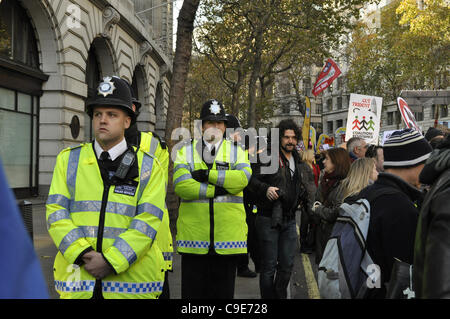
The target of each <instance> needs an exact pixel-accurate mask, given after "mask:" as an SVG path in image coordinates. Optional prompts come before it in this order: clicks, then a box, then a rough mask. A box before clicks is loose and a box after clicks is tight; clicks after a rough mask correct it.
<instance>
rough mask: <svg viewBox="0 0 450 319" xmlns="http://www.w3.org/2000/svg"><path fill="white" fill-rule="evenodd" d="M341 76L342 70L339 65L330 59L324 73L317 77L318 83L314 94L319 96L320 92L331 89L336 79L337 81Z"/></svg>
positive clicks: (314, 88) (323, 70)
mask: <svg viewBox="0 0 450 319" xmlns="http://www.w3.org/2000/svg"><path fill="white" fill-rule="evenodd" d="M340 74H341V70H339V67H338V66H337V64H336V63H335V62H334V61H333V60H332V59H328V60H327V63H325V66H324V67H323V69H322V72H320V74H319V76H318V77H317V80H316V83H314V87H313V89H312V94H314V96H317V95H318V94H319V93H320V92H322V91H323V90H325V89H326V88H327V87H329V86H330V84H331V83H332V82H333V81H334V79H336V78H337V77H338V76H339V75H340Z"/></svg>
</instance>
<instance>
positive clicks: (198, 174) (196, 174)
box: [191, 169, 228, 197]
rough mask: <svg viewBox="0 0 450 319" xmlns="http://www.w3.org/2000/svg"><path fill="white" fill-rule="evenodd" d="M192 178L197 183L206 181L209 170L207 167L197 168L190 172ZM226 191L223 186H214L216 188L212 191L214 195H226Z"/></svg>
mask: <svg viewBox="0 0 450 319" xmlns="http://www.w3.org/2000/svg"><path fill="white" fill-rule="evenodd" d="M191 175H192V178H193V179H195V180H196V181H197V182H199V183H208V178H209V170H208V169H198V170H195V171H193V172H192V173H191ZM227 194H228V192H227V190H226V189H225V188H223V187H220V186H216V190H215V191H214V197H216V196H223V195H227Z"/></svg>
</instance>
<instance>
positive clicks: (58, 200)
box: [45, 194, 70, 209]
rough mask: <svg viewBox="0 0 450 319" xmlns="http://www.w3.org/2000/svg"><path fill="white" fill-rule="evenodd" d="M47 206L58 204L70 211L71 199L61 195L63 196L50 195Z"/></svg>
mask: <svg viewBox="0 0 450 319" xmlns="http://www.w3.org/2000/svg"><path fill="white" fill-rule="evenodd" d="M45 204H46V205H52V204H56V205H59V206H61V207H63V208H65V209H69V208H70V199H68V198H67V197H66V196H64V195H61V194H53V195H48V198H47V202H46V203H45Z"/></svg>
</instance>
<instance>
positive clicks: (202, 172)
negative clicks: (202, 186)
mask: <svg viewBox="0 0 450 319" xmlns="http://www.w3.org/2000/svg"><path fill="white" fill-rule="evenodd" d="M191 175H192V178H193V179H195V180H196V181H197V182H199V183H206V182H208V175H209V170H207V169H198V170H196V171H193V172H192V173H191Z"/></svg>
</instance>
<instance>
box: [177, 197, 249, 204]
mask: <svg viewBox="0 0 450 319" xmlns="http://www.w3.org/2000/svg"><path fill="white" fill-rule="evenodd" d="M181 202H182V203H201V204H209V199H194V200H186V199H181ZM214 202H215V203H233V204H243V203H244V198H243V197H242V196H234V195H225V196H217V197H215V198H214Z"/></svg>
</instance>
